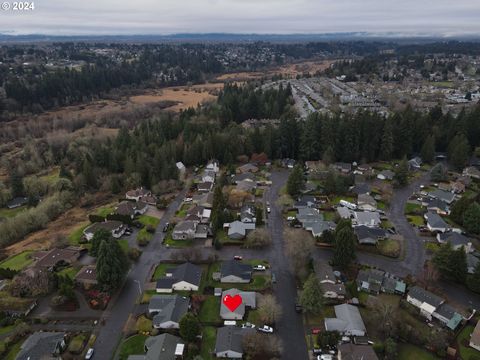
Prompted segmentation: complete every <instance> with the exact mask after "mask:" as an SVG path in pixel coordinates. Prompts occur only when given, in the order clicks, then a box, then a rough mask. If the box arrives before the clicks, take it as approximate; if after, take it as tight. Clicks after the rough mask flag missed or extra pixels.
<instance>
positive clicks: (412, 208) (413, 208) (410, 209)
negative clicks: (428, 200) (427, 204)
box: [405, 202, 423, 214]
mask: <svg viewBox="0 0 480 360" xmlns="http://www.w3.org/2000/svg"><path fill="white" fill-rule="evenodd" d="M422 211H423V207H422V206H421V205H420V204H412V203H409V202H407V204H406V205H405V214H419V213H421V212H422Z"/></svg>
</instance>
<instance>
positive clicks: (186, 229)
mask: <svg viewBox="0 0 480 360" xmlns="http://www.w3.org/2000/svg"><path fill="white" fill-rule="evenodd" d="M197 225H198V223H197V222H196V221H190V220H185V221H180V222H179V223H178V224H177V225H175V227H174V228H173V232H172V238H173V239H174V240H192V239H194V238H195V232H196V230H197Z"/></svg>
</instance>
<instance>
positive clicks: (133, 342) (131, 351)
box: [119, 335, 147, 360]
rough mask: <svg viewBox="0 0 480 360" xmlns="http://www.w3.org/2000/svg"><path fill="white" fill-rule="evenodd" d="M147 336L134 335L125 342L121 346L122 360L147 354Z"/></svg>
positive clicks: (120, 357)
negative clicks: (130, 356)
mask: <svg viewBox="0 0 480 360" xmlns="http://www.w3.org/2000/svg"><path fill="white" fill-rule="evenodd" d="M146 339H147V336H145V335H134V336H131V337H129V338H128V339H126V340H124V341H123V342H122V343H121V344H120V355H119V359H120V360H126V359H127V358H128V356H129V355H136V354H137V355H141V354H145V348H144V346H145V340H146Z"/></svg>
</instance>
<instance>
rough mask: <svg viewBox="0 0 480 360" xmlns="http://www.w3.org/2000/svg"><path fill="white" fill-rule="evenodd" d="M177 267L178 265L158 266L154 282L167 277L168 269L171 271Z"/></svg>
mask: <svg viewBox="0 0 480 360" xmlns="http://www.w3.org/2000/svg"><path fill="white" fill-rule="evenodd" d="M176 266H177V265H175V264H158V265H157V267H156V268H155V272H154V273H153V275H152V281H156V280H158V279H160V278H161V277H162V276H165V271H166V270H167V269H171V268H174V267H176Z"/></svg>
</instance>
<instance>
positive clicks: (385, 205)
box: [377, 201, 387, 210]
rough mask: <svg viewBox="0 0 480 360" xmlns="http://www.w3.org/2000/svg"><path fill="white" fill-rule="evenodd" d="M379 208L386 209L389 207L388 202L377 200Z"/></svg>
mask: <svg viewBox="0 0 480 360" xmlns="http://www.w3.org/2000/svg"><path fill="white" fill-rule="evenodd" d="M377 208H378V209H379V210H386V209H387V204H385V203H384V202H383V201H377Z"/></svg>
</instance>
